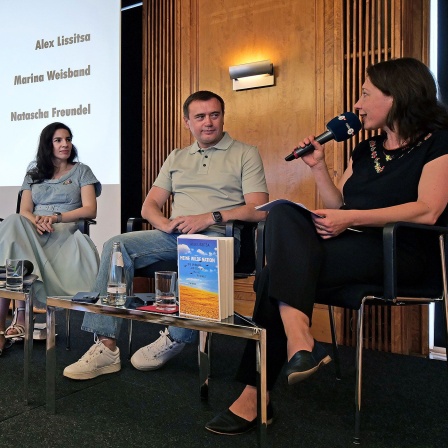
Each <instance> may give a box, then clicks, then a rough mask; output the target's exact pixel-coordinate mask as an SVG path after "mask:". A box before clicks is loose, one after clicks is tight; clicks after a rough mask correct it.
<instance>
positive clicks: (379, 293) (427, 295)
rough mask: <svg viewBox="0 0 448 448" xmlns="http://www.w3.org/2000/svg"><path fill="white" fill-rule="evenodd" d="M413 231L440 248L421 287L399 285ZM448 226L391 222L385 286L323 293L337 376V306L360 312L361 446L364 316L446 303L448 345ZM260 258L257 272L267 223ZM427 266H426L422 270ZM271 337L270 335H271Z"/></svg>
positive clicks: (320, 300)
mask: <svg viewBox="0 0 448 448" xmlns="http://www.w3.org/2000/svg"><path fill="white" fill-rule="evenodd" d="M402 228H412V229H415V230H416V231H417V232H426V233H427V232H431V233H432V234H434V237H435V238H438V242H439V248H440V269H439V270H438V271H431V270H429V269H427V271H428V272H426V275H425V276H424V277H423V278H424V279H425V280H424V281H421V282H420V283H419V284H414V285H402V284H397V275H396V272H397V257H396V253H397V247H396V242H397V238H398V237H399V230H400V229H402ZM447 234H448V227H444V226H429V225H422V224H413V223H407V222H396V223H389V224H387V225H386V226H385V227H384V229H383V246H384V250H383V253H384V286H378V285H369V284H349V285H344V286H343V287H339V288H333V289H326V290H319V291H318V292H317V297H316V303H320V304H324V305H328V309H329V313H330V327H331V328H330V329H331V336H332V343H333V351H334V359H335V366H336V376H337V377H338V378H340V377H341V375H340V364H339V354H338V348H337V340H336V331H335V324H334V318H333V307H335V306H337V307H342V308H346V309H350V310H356V311H357V317H358V319H357V335H356V336H357V346H356V384H355V435H354V440H353V442H354V443H356V444H359V443H360V423H361V388H362V348H363V338H362V335H363V316H364V306H365V305H366V304H376V305H378V304H379V305H384V306H404V305H426V304H429V303H433V302H442V303H443V305H444V311H445V314H444V318H445V328H446V340H447V342H448V323H447V322H448V302H447V293H448V290H447V276H446V273H447V271H446V264H445V254H446V252H445V242H446V238H447ZM257 246H258V258H257V271H259V270H260V269H262V267H263V265H264V262H265V258H264V223H260V224H259V226H258V240H257ZM424 268H425V267H424V266H422V269H424ZM268 337H269V335H268ZM447 367H448V366H447Z"/></svg>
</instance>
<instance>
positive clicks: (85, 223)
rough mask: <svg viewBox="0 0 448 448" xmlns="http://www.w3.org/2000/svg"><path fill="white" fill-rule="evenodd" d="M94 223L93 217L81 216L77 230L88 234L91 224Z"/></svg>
mask: <svg viewBox="0 0 448 448" xmlns="http://www.w3.org/2000/svg"><path fill="white" fill-rule="evenodd" d="M95 224H96V221H95V220H94V219H89V218H81V219H80V220H78V230H79V231H80V232H81V233H84V234H85V235H89V236H90V226H93V225H95Z"/></svg>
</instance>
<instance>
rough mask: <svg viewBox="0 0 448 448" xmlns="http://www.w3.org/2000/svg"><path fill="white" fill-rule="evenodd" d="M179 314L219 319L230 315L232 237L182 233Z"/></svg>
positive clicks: (179, 267)
mask: <svg viewBox="0 0 448 448" xmlns="http://www.w3.org/2000/svg"><path fill="white" fill-rule="evenodd" d="M177 247H178V265H177V266H178V287H179V313H180V314H184V315H189V316H196V317H203V318H206V319H213V320H222V319H225V318H226V317H228V316H230V315H231V314H233V238H229V237H207V236H205V235H181V236H179V238H178V240H177Z"/></svg>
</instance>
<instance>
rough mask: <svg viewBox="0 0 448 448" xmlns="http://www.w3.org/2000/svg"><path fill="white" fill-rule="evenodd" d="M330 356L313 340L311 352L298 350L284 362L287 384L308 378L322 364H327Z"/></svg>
mask: <svg viewBox="0 0 448 448" xmlns="http://www.w3.org/2000/svg"><path fill="white" fill-rule="evenodd" d="M330 361H331V357H330V356H329V355H328V354H327V352H326V351H325V349H324V348H323V347H322V346H321V345H320V344H319V343H318V342H317V341H314V348H313V351H312V352H307V351H306V350H300V351H299V352H297V353H296V354H295V355H294V356H293V357H292V358H291V359H290V360H289V362H288V364H286V377H287V378H288V384H294V383H297V382H299V381H303V380H304V379H306V378H308V377H309V376H310V375H312V374H313V373H314V372H316V371H317V370H318V369H319V367H321V366H322V365H325V364H328V363H329V362H330Z"/></svg>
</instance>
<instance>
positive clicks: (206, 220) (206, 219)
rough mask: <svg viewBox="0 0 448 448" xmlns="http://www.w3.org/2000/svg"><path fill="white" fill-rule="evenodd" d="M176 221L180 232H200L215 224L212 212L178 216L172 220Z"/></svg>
mask: <svg viewBox="0 0 448 448" xmlns="http://www.w3.org/2000/svg"><path fill="white" fill-rule="evenodd" d="M172 223H175V226H176V230H177V231H178V232H180V233H184V234H189V233H199V232H202V231H203V230H205V229H206V228H207V227H210V226H211V225H213V224H215V221H213V217H212V214H211V213H202V214H201V215H189V216H178V217H177V218H174V219H173V220H172Z"/></svg>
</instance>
